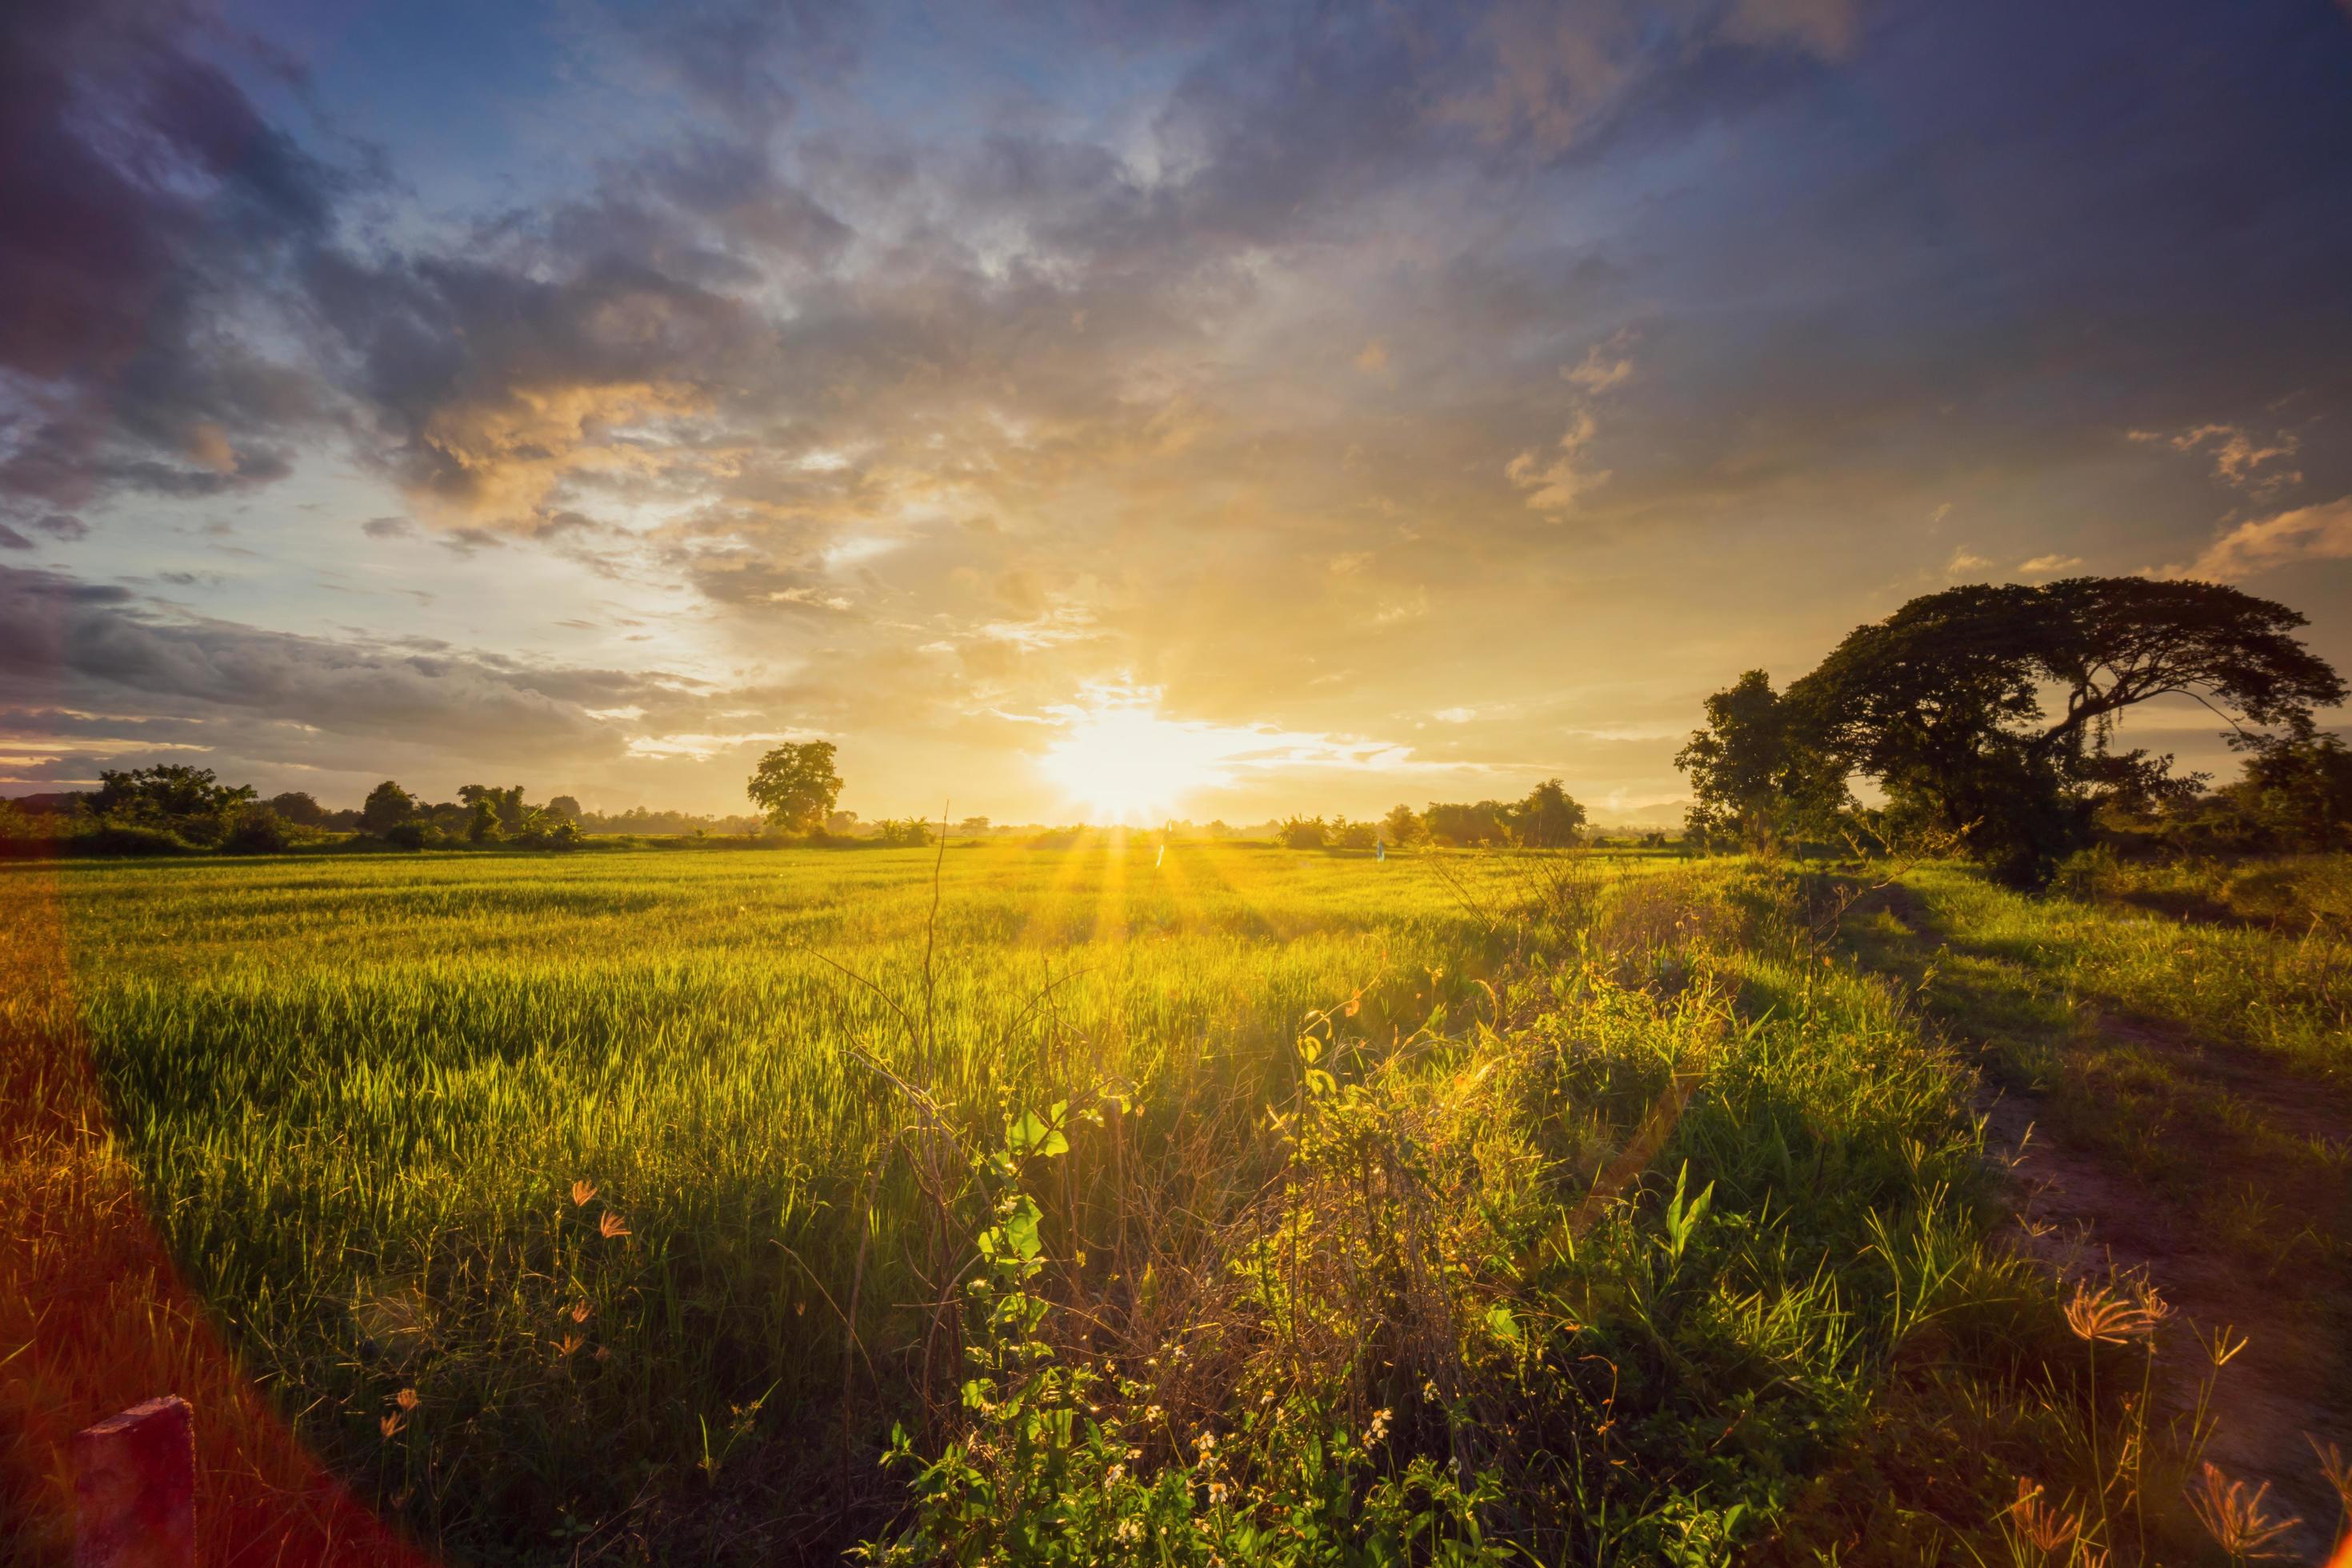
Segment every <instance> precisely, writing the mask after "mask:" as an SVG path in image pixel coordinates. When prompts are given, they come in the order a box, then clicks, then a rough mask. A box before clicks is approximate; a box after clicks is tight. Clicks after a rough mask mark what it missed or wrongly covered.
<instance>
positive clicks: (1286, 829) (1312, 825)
mask: <svg viewBox="0 0 2352 1568" xmlns="http://www.w3.org/2000/svg"><path fill="white" fill-rule="evenodd" d="M1279 836H1280V837H1281V839H1282V844H1283V847H1284V848H1286V849H1320V848H1322V847H1323V844H1324V840H1325V838H1326V837H1328V829H1327V828H1326V827H1325V826H1323V819H1322V818H1321V817H1319V816H1294V817H1290V818H1288V819H1287V820H1286V821H1285V822H1284V823H1283V825H1282V826H1281V828H1280V830H1279Z"/></svg>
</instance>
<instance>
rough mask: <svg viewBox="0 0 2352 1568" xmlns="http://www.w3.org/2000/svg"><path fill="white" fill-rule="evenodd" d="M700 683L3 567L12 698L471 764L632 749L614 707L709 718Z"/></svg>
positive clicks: (2, 636) (667, 723)
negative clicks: (414, 641) (350, 632)
mask: <svg viewBox="0 0 2352 1568" xmlns="http://www.w3.org/2000/svg"><path fill="white" fill-rule="evenodd" d="M703 685H704V683H702V682H699V681H697V680H694V679H688V678H685V677H680V676H676V675H671V674H667V673H663V672H659V671H654V672H645V671H638V672H629V671H622V670H613V669H597V668H581V667H573V666H563V665H555V664H548V663H541V662H535V661H530V660H524V659H519V658H512V657H510V656H505V655H501V654H498V653H496V652H488V651H464V650H449V651H444V652H438V653H426V652H418V651H415V650H414V649H412V648H410V647H406V646H404V644H403V643H402V642H401V641H400V640H399V639H392V638H383V637H361V636H354V637H350V638H346V639H341V640H338V639H330V638H324V637H302V636H296V635H292V634H289V633H284V632H275V631H268V630H264V629H261V628H258V627H254V626H241V625H238V624H236V623H233V622H228V621H221V620H212V619H197V618H190V617H185V616H173V615H169V614H167V613H164V612H163V611H160V610H158V609H156V608H154V607H152V606H151V605H146V604H144V603H142V601H140V600H139V599H138V597H137V596H136V595H134V594H132V593H131V591H130V590H128V589H126V588H123V587H121V586H119V585H114V584H88V583H82V582H79V581H77V580H75V579H72V578H69V577H66V576H62V575H59V574H55V573H48V572H38V571H26V570H21V569H16V568H7V567H0V707H6V708H11V709H18V710H32V709H36V708H45V709H71V710H89V711H99V712H115V711H123V710H126V709H128V710H131V711H134V712H140V713H144V714H148V715H151V716H158V717H167V718H173V719H177V720H181V721H207V722H217V723H221V724H225V725H227V726H229V727H230V728H231V730H232V731H235V730H239V729H242V728H244V727H247V726H250V725H252V724H255V723H272V724H292V725H297V726H301V727H305V728H307V729H310V730H314V731H322V732H325V733H328V734H331V735H333V736H336V737H340V738H342V739H344V740H347V741H354V742H367V741H376V742H405V743H407V744H410V745H415V746H422V747H426V748H430V749H433V750H436V751H445V752H448V753H450V754H452V755H454V756H457V757H461V758H462V757H485V756H492V755H498V756H507V757H514V756H519V755H523V754H528V753H532V752H541V753H545V754H549V755H562V756H565V757H573V756H577V755H581V754H597V753H609V752H618V751H619V750H620V749H621V748H622V746H623V745H624V744H625V742H626V740H627V739H628V733H627V732H626V731H624V730H622V729H620V728H617V727H616V726H615V724H614V722H613V721H612V720H611V719H610V718H608V717H599V714H600V713H607V712H609V711H612V710H642V714H643V717H644V721H645V722H646V723H647V724H650V725H652V726H653V727H654V728H655V729H656V731H658V730H661V729H672V730H675V729H694V728H708V727H710V716H709V712H708V710H709V706H710V700H709V697H708V695H707V694H705V693H704V691H703ZM592 710H593V711H592ZM208 733H210V731H208Z"/></svg>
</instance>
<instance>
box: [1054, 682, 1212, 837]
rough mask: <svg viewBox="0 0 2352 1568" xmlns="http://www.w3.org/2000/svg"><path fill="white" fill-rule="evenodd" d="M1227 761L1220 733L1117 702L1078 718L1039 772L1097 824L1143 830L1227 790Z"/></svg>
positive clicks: (1139, 705) (1081, 713)
mask: <svg viewBox="0 0 2352 1568" xmlns="http://www.w3.org/2000/svg"><path fill="white" fill-rule="evenodd" d="M1224 753H1225V748H1224V746H1223V744H1222V743H1221V742H1220V739H1219V736H1218V734H1217V732H1216V731H1215V730H1214V728H1213V726H1210V725H1206V724H1186V723H1181V722H1178V721H1173V720H1169V719H1163V718H1161V717H1160V711H1159V710H1158V709H1157V708H1155V707H1152V706H1150V705H1149V704H1147V703H1138V702H1116V703H1110V704H1106V705H1104V706H1100V707H1097V708H1093V709H1084V710H1071V714H1070V717H1069V719H1068V721H1066V728H1065V729H1064V730H1063V731H1062V733H1061V735H1060V736H1059V737H1058V738H1056V739H1055V742H1053V744H1051V745H1050V746H1048V747H1046V748H1045V755H1044V756H1042V757H1040V758H1038V760H1037V766H1038V770H1039V771H1040V772H1041V773H1044V774H1045V777H1046V778H1047V779H1049V780H1050V781H1052V782H1053V783H1054V784H1057V785H1059V786H1060V787H1061V790H1062V792H1063V794H1065V795H1067V796H1068V797H1069V798H1070V799H1071V800H1072V801H1073V802H1075V803H1076V804H1077V805H1082V806H1084V807H1086V808H1087V811H1088V812H1089V813H1090V814H1091V815H1090V816H1089V817H1088V820H1089V821H1092V822H1097V823H1101V824H1106V825H1108V824H1112V823H1123V824H1127V825H1129V826H1140V825H1143V824H1148V823H1153V822H1158V821H1160V820H1161V819H1163V818H1165V817H1167V816H1171V815H1173V813H1174V810H1175V808H1176V806H1177V805H1179V804H1180V803H1181V802H1182V801H1183V800H1184V799H1185V797H1186V796H1188V795H1191V794H1192V793H1193V792H1194V791H1196V790H1199V789H1202V788H1203V787H1205V786H1207V785H1210V784H1218V783H1222V782H1223V777H1224V775H1223V773H1222V771H1221V770H1220V769H1219V768H1218V766H1217V764H1218V763H1219V762H1221V761H1222V760H1223V757H1224Z"/></svg>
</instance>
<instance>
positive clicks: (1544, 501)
mask: <svg viewBox="0 0 2352 1568" xmlns="http://www.w3.org/2000/svg"><path fill="white" fill-rule="evenodd" d="M1596 428H1597V426H1595V425H1594V423H1593V418H1592V416H1591V414H1590V413H1588V412H1585V411H1584V410H1581V409H1580V410H1578V412H1577V414H1576V416H1575V417H1574V418H1572V419H1570V421H1569V426H1568V428H1567V430H1565V431H1564V432H1562V433H1561V435H1560V437H1559V447H1558V448H1557V451H1558V455H1557V456H1555V457H1554V458H1552V459H1551V461H1549V463H1546V462H1543V461H1542V460H1541V459H1540V458H1538V456H1537V454H1536V453H1535V452H1534V451H1533V450H1528V451H1525V452H1521V453H1520V454H1519V455H1518V456H1517V457H1515V458H1512V459H1511V460H1510V461H1509V462H1508V463H1507V464H1505V465H1504V467H1503V475H1504V477H1505V478H1506V479H1509V480H1510V481H1511V483H1512V484H1514V485H1517V487H1518V488H1519V489H1523V490H1526V491H1528V492H1529V493H1528V506H1529V507H1530V508H1531V509H1533V510H1537V511H1543V512H1550V513H1552V514H1553V515H1555V516H1560V515H1565V514H1566V513H1568V512H1570V511H1573V510H1575V509H1576V502H1577V498H1578V497H1579V496H1581V495H1582V494H1584V492H1585V491H1587V490H1590V489H1595V488H1597V487H1599V486H1601V485H1604V484H1607V483H1608V482H1609V477H1610V470H1609V469H1607V468H1587V467H1584V466H1582V458H1583V452H1584V448H1585V447H1586V446H1588V445H1589V444H1590V443H1591V440H1592V437H1593V433H1594V431H1595V429H1596Z"/></svg>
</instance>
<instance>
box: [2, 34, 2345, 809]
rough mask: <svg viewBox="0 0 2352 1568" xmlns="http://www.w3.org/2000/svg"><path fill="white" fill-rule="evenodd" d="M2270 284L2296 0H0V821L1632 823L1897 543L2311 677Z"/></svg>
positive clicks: (2172, 740)
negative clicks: (110, 796) (269, 813)
mask: <svg viewBox="0 0 2352 1568" xmlns="http://www.w3.org/2000/svg"><path fill="white" fill-rule="evenodd" d="M2347 280H2352V5H2346V4H2337V3H2331V0H2292V3H2290V0H2233V3H2232V4H2230V5H2213V4H2210V3H2206V4H2180V3H2168V0H2149V3H2145V4H2134V5H2121V4H2084V5H2048V4H2045V3H2038V0H2037V3H2027V0H1978V3H1973V4H1969V5H1931V4H1925V3H1920V4H1901V3H1895V0H1886V3H1884V4H1874V3H1872V0H1662V3H1658V4H1651V5H1634V4H1631V3H1624V0H1592V3H1590V4H1565V5H1537V4H1521V3H1510V0H1506V3H1501V4H1493V5H1463V4H1456V3H1450V0H1449V3H1444V4H1357V5H1328V6H1322V5H1282V4H1272V3H1268V4H1252V5H1241V4H1234V5H1226V4H1221V3H1217V0H1168V3H1158V4H1140V3H1133V4H1130V3H1129V0H1070V3H1067V4H1062V5H1034V6H1033V5H1011V4H1002V5H999V4H989V3H985V0H974V3H971V4H960V5H935V6H912V5H903V6H902V5H882V6H873V7H850V6H835V5H816V4H802V3H795V0H773V3H759V4H747V3H742V0H709V3H700V4H682V5H656V4H651V3H630V4H618V3H614V0H548V3H545V4H540V3H536V0H514V3H511V4H499V5H478V4H463V5H461V4H454V3H448V0H409V3H403V4H391V3H370V0H299V3H298V0H224V3H222V4H219V5H206V4H186V5H178V4H169V3H162V4H134V3H130V0H17V3H16V4H14V5H9V6H7V7H5V9H0V793H6V794H12V795H23V794H28V793H35V792H46V791H51V790H58V789H70V788H75V787H79V786H83V785H87V784H89V783H91V782H92V781H94V780H95V778H96V776H97V773H98V772H99V770H100V769H101V768H111V767H128V766H143V765H148V764H151V763H161V762H180V763H194V764H196V765H201V766H205V767H210V768H213V769H215V770H216V772H218V773H219V774H220V775H221V776H222V777H224V778H226V779H230V780H235V781H238V782H250V783H253V784H256V785H257V786H258V787H259V788H260V789H261V791H262V793H263V794H264V795H268V794H273V793H276V792H277V791H279V790H285V789H301V790H307V791H309V792H310V793H311V794H313V795H316V796H317V797H318V798H319V799H320V800H321V801H324V802H326V803H327V804H329V805H355V804H356V803H357V802H358V800H359V799H360V797H361V796H362V795H363V794H364V793H365V792H366V791H367V789H368V788H369V787H370V786H372V785H373V784H374V783H375V782H376V781H378V780H380V779H383V778H386V777H391V778H396V779H398V780H399V781H401V782H402V783H403V784H405V785H407V786H408V787H409V788H411V789H412V790H413V791H415V792H417V793H420V794H423V795H429V796H432V797H435V798H446V797H447V796H449V795H454V793H455V792H456V789H457V785H459V784H463V783H468V782H477V781H480V782H492V783H521V784H525V785H526V786H527V787H528V789H529V791H530V795H531V797H532V798H534V799H537V798H544V797H546V796H549V795H557V794H569V795H573V796H575V797H576V798H578V799H579V800H581V801H582V802H583V804H585V805H588V806H589V807H590V808H592V809H605V810H618V809H623V808H626V807H629V806H634V805H649V806H654V807H656V808H660V807H676V808H684V809H689V810H696V811H715V812H727V811H740V810H742V809H744V804H743V794H742V788H743V782H744V779H745V776H746V774H747V773H749V771H750V768H751V763H752V762H753V760H754V759H755V758H756V757H757V756H758V755H759V754H760V752H762V751H764V750H766V749H767V748H768V747H770V746H772V745H775V744H777V743H778V742H781V741H783V740H800V739H813V738H823V739H826V740H830V741H832V742H834V743H835V746H836V747H837V748H838V758H839V760H838V766H839V768H840V771H841V773H842V774H843V776H844V777H845V780H846V781H847V787H846V788H845V792H844V795H843V798H842V804H843V805H845V806H847V807H850V808H852V809H855V810H857V811H859V812H861V813H862V814H863V815H865V816H868V817H873V816H916V815H929V816H937V815H939V814H940V812H941V811H943V810H945V811H950V812H951V813H952V815H954V816H958V817H961V816H970V815H975V814H979V815H987V816H993V817H995V818H996V819H998V820H1000V821H1066V820H1074V819H1076V818H1078V817H1081V816H1086V815H1087V802H1086V800H1085V799H1084V798H1083V797H1084V796H1085V795H1086V794H1087V790H1086V788H1085V784H1086V780H1085V779H1084V778H1083V777H1080V778H1077V779H1076V780H1074V779H1073V776H1072V773H1073V770H1072V768H1071V767H1070V766H1069V765H1067V764H1068V760H1069V757H1070V754H1071V752H1072V750H1073V748H1077V749H1079V750H1080V751H1081V752H1085V750H1086V748H1088V747H1091V752H1087V753H1086V754H1088V755H1091V756H1093V757H1094V758H1096V759H1097V763H1100V761H1101V760H1102V759H1103V758H1106V757H1109V758H1113V759H1117V760H1119V761H1120V763H1121V764H1122V766H1123V767H1124V769H1125V771H1126V772H1128V773H1146V774H1150V773H1166V774H1168V776H1169V777H1170V779H1171V781H1173V782H1172V783H1171V788H1170V789H1169V791H1168V798H1166V799H1163V800H1160V801H1156V802H1154V809H1155V810H1158V809H1161V808H1164V809H1166V810H1167V811H1168V812H1169V813H1170V814H1171V815H1181V816H1191V817H1193V818H1195V819H1198V820H1202V821H1205V820H1208V819H1209V818H1210V817H1213V816H1220V817H1224V818H1227V819H1229V820H1232V821H1235V822H1243V821H1255V820H1260V819H1263V818H1264V817H1265V816H1273V815H1280V814H1286V813H1288V812H1291V811H1303V812H1310V813H1311V812H1327V813H1328V812H1335V811H1336V812H1344V813H1347V814H1349V815H1354V816H1361V815H1368V814H1377V813H1378V812H1380V811H1381V810H1384V809H1386V808H1387V807H1388V806H1390V805H1394V804H1397V803H1399V802H1406V803H1411V804H1413V805H1421V804H1423V803H1425V802H1428V801H1431V800H1442V799H1445V800H1450V799H1476V798H1486V797H1495V798H1508V797H1512V796H1517V795H1524V794H1525V793H1526V792H1527V790H1528V788H1529V787H1530V786H1531V785H1532V784H1534V783H1536V782H1537V781H1538V780H1539V779H1542V778H1546V777H1552V776H1558V777H1559V778H1561V779H1562V780H1563V781H1564V782H1565V784H1566V785H1567V787H1568V789H1569V791H1570V794H1572V795H1575V796H1576V797H1578V798H1579V799H1580V800H1581V801H1583V802H1585V803H1586V804H1587V805H1588V807H1589V808H1590V809H1591V812H1592V813H1593V815H1594V816H1595V817H1596V818H1598V819H1600V820H1601V821H1603V822H1611V823H1615V822H1623V823H1641V822H1652V821H1665V820H1671V819H1673V818H1675V816H1678V815H1679V812H1680V808H1681V805H1682V803H1683V801H1684V800H1685V795H1686V791H1685V786H1684V784H1683V781H1682V779H1681V776H1680V775H1679V774H1678V773H1676V772H1675V768H1674V765H1673V756H1674V753H1675V751H1676V749H1677V748H1678V747H1679V746H1680V744H1681V743H1682V742H1683V740H1684V739H1685V737H1686V736H1687V734H1688V732H1689V731H1690V730H1691V729H1692V728H1693V726H1694V725H1695V724H1696V721H1697V719H1698V711H1699V704H1700V701H1701V700H1702V699H1703V698H1704V696H1705V695H1706V693H1707V692H1709V691H1712V690H1714V689H1718V688H1720V687H1722V686H1725V685H1727V684H1729V683H1730V682H1731V681H1732V680H1733V679H1736V678H1737V677H1738V674H1739V673H1740V672H1741V671H1742V670H1745V669H1748V668H1767V669H1769V670H1770V671H1772V672H1773V674H1774V675H1775V677H1776V678H1777V679H1784V680H1785V679H1790V678H1793V677H1795V676H1797V675H1801V674H1802V673H1804V671H1805V670H1806V669H1808V668H1811V666H1812V665H1813V664H1814V663H1815V662H1816V661H1817V660H1818V659H1819V658H1821V657H1822V654H1824V653H1826V652H1827V651H1828V649H1829V648H1830V647H1832V646H1833V645H1834V644H1835V643H1836V642H1837V640H1838V639H1839V638H1840V637H1843V635H1844V634H1845V633H1846V632H1848V631H1850V630H1852V629H1853V627H1854V626H1857V625H1859V624H1862V623H1864V622H1866V621H1869V620H1873V619H1875V618H1877V617H1879V616H1885V615H1886V614H1887V613H1889V612H1890V611H1892V610H1893V609H1895V607H1896V606H1897V605H1900V604H1901V603H1903V602H1904V601H1905V600H1906V599H1908V598H1910V597H1913V596H1915V595H1919V594H1923V593H1929V592H1933V591H1936V590H1937V589H1940V588H1943V587H1946V586H1948V585H1950V584H1957V583H1964V582H2010V581H2015V582H2029V583H2031V582H2046V581H2050V580H2053V579H2054V578H2057V577H2062V576H2065V575H2069V574H2126V573H2140V572H2145V573H2155V574H2186V575H2194V576H2200V577H2205V578H2209V579H2212V580H2216V581H2226V582H2230V583H2233V584H2238V585H2239V586H2241V587H2243V588H2245V589H2247V590H2248V591H2250V592H2252V593H2256V594H2260V595H2265V596H2268V597H2274V598H2278V599H2280V600H2283V601H2284V602H2285V603H2287V604H2289V605H2293V606H2294V607H2295V608H2296V609H2298V610H2300V611H2302V612H2303V613H2304V614H2305V615H2307V616H2309V617H2310V622H2311V625H2310V627H2309V629H2308V633H2307V637H2308V638H2309V640H2310V642H2311V644H2312V646H2313V647H2315V649H2316V650H2317V651H2319V652H2320V653H2322V654H2323V655H2325V656H2326V657H2328V658H2332V659H2334V660H2336V662H2337V664H2338V665H2339V666H2340V667H2352V438H2347V419H2352V281H2347ZM2215 728H2216V725H2215V723H2214V721H2213V720H2212V718H2211V716H2210V714H2206V713H2204V712H2203V711H2202V710H2198V709H2194V708H2181V709H2174V710H2162V711H2143V712H2141V713H2139V714H2137V715H2136V716H2135V718H2134V720H2133V721H2132V722H2130V723H2129V724H2127V725H2126V739H2127V742H2128V743H2132V744H2146V745H2151V746H2153V747H2155V749H2157V750H2158V751H2169V752H2177V753H2178V754H2179V757H2180V759H2181V762H2182V764H2183V765H2184V766H2206V767H2210V768H2213V769H2215V770H2217V771H2219V770H2221V769H2225V768H2226V767H2227V766H2228V765H2229V764H2228V763H2227V761H2226V758H2225V756H2224V754H2223V752H2222V749H2221V744H2220V742H2219V740H2218V738H2217V737H2216V735H2215V734H2214V732H2213V731H2214V730H2215ZM1057 759H1058V761H1057ZM1076 771H1077V773H1081V774H1083V773H1085V772H1086V770H1085V769H1084V768H1083V767H1082V768H1080V769H1078V770H1076ZM1097 771H1099V768H1097Z"/></svg>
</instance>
